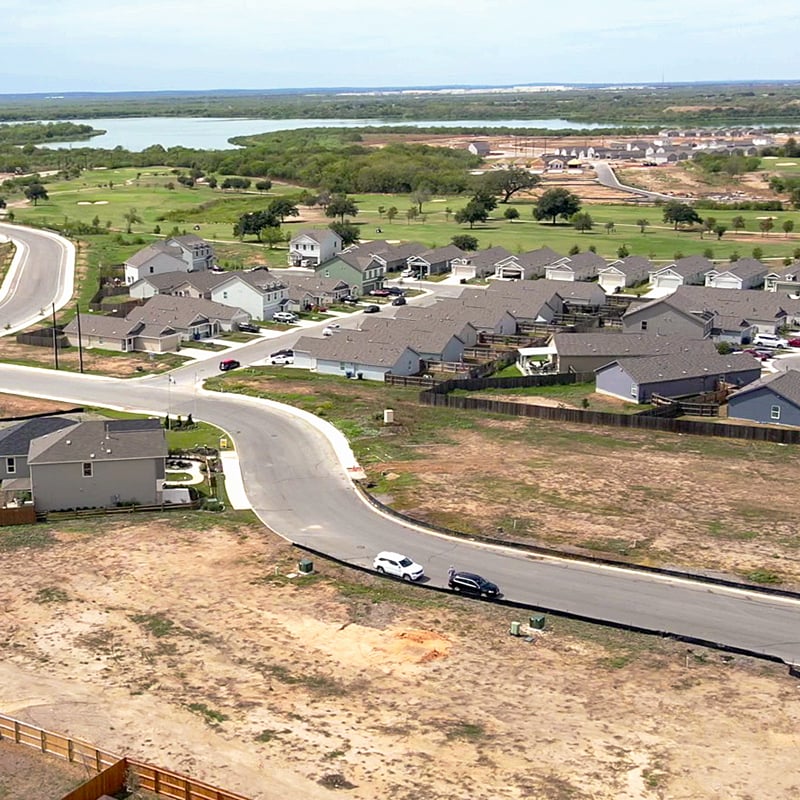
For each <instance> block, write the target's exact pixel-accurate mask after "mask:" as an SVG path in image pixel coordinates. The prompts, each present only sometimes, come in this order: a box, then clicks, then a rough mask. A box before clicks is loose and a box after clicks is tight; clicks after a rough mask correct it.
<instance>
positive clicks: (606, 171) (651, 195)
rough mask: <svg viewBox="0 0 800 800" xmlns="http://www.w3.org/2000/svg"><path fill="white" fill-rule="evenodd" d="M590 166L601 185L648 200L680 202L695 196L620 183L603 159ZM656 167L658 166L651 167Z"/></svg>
mask: <svg viewBox="0 0 800 800" xmlns="http://www.w3.org/2000/svg"><path fill="white" fill-rule="evenodd" d="M592 166H593V167H594V171H595V173H596V174H597V180H598V181H599V182H600V183H601V184H602V185H603V186H608V187H609V188H610V189H617V190H619V191H621V192H630V193H631V194H635V195H638V196H639V197H644V198H646V199H648V200H679V201H680V202H682V203H691V202H692V201H693V200H694V199H695V198H693V197H678V196H676V195H672V194H662V193H661V192H651V191H648V190H647V189H639V188H637V187H636V186H626V185H625V184H624V183H620V182H619V180H618V179H617V176H616V175H615V174H614V170H613V169H612V168H611V167H610V166H609V165H608V164H606V163H605V162H604V161H592ZM653 169H658V167H653Z"/></svg>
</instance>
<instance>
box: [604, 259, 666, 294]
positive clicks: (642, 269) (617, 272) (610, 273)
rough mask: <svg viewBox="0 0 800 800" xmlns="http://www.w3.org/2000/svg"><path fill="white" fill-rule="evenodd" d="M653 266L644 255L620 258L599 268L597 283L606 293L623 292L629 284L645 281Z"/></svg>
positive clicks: (636, 284)
mask: <svg viewBox="0 0 800 800" xmlns="http://www.w3.org/2000/svg"><path fill="white" fill-rule="evenodd" d="M652 268H653V265H652V263H651V262H650V260H649V259H647V258H644V257H643V256H628V257H627V258H620V259H618V260H617V261H612V262H610V263H609V264H608V266H606V267H600V269H598V270H597V284H598V286H600V287H601V288H602V289H603V291H604V292H605V293H606V294H615V293H616V292H622V291H624V290H625V289H627V288H628V287H629V286H638V285H639V284H640V283H644V282H645V281H646V280H647V279H648V276H649V274H650V270H651V269H652Z"/></svg>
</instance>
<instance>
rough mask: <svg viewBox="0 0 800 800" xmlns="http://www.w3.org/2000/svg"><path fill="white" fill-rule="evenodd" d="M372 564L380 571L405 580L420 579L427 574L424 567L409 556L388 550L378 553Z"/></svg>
mask: <svg viewBox="0 0 800 800" xmlns="http://www.w3.org/2000/svg"><path fill="white" fill-rule="evenodd" d="M372 566H373V567H374V568H375V569H376V570H377V571H378V572H380V573H383V574H385V575H394V576H395V578H402V579H403V580H404V581H418V580H419V579H420V578H421V577H422V576H423V575H424V574H425V571H424V570H423V569H422V567H421V566H420V565H419V564H417V563H416V562H414V561H412V560H411V559H410V558H409V557H408V556H403V555H400V553H392V552H390V551H388V550H385V551H384V552H382V553H378V555H377V556H375V561H374V562H373V564H372Z"/></svg>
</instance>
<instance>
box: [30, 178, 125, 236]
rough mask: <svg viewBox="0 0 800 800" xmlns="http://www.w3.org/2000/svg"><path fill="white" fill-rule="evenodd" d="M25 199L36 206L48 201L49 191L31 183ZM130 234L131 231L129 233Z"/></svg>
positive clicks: (40, 185)
mask: <svg viewBox="0 0 800 800" xmlns="http://www.w3.org/2000/svg"><path fill="white" fill-rule="evenodd" d="M25 197H27V198H28V200H33V204H34V205H36V204H37V203H38V202H39V201H40V200H47V199H48V196H47V189H45V188H44V186H42V184H41V183H29V184H28V185H27V186H26V187H25ZM128 233H130V231H128Z"/></svg>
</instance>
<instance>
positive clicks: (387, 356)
mask: <svg viewBox="0 0 800 800" xmlns="http://www.w3.org/2000/svg"><path fill="white" fill-rule="evenodd" d="M294 366H295V367H298V368H305V369H310V370H312V371H314V372H319V373H321V374H323V375H340V376H342V377H350V378H357V377H359V376H360V377H362V378H364V379H365V380H370V381H383V380H384V376H385V375H386V374H387V373H389V372H391V373H392V374H393V375H416V374H417V373H418V372H419V371H420V367H421V360H420V356H419V353H417V352H415V351H414V350H412V349H411V348H410V347H409V346H408V345H406V344H403V343H390V342H374V341H372V340H371V338H370V336H369V334H368V333H366V332H365V333H361V332H358V331H350V330H347V331H340V332H339V333H337V334H336V335H335V336H330V337H328V338H326V339H318V338H315V337H311V336H302V337H301V338H300V339H298V340H297V342H296V343H295V345H294Z"/></svg>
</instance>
